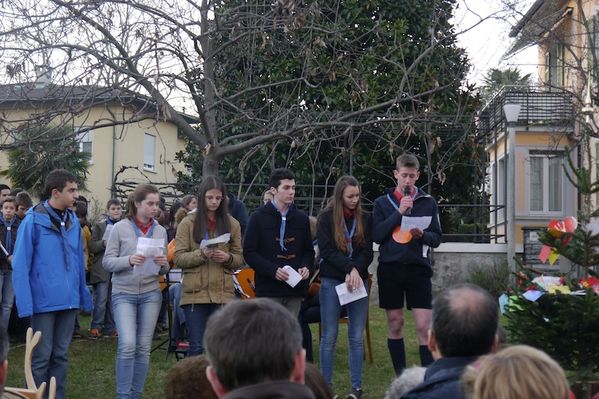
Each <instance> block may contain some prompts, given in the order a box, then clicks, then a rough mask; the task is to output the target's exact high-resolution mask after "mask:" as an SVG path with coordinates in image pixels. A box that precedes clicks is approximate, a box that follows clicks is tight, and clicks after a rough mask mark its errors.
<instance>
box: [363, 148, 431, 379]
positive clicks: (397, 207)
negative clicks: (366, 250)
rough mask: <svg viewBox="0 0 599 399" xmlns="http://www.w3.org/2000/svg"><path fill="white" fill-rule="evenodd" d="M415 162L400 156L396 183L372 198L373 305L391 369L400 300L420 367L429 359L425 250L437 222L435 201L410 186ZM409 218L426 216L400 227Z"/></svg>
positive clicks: (402, 362)
mask: <svg viewBox="0 0 599 399" xmlns="http://www.w3.org/2000/svg"><path fill="white" fill-rule="evenodd" d="M419 168H420V163H419V162H418V158H416V156H415V155H413V154H409V153H406V154H402V155H400V156H399V157H398V158H397V160H396V169H395V170H394V171H393V174H394V176H395V179H396V180H397V187H395V188H393V189H391V190H389V192H387V193H386V194H385V195H382V196H380V197H379V198H377V199H376V201H375V202H374V210H373V217H372V219H373V223H372V224H373V226H374V227H373V231H372V238H373V241H374V242H376V243H378V244H379V245H380V246H379V259H378V262H379V265H378V268H377V281H378V285H379V306H380V307H381V308H383V309H385V310H386V313H387V324H388V331H387V334H388V335H387V346H388V348H389V354H390V355H391V361H392V362H393V368H394V369H395V373H396V374H397V375H400V374H401V372H402V371H403V369H404V368H405V367H406V353H405V346H404V340H403V324H404V315H403V307H404V298H405V302H406V303H407V307H408V309H411V310H412V314H413V316H414V324H415V327H416V334H417V336H418V343H419V344H420V348H419V350H420V361H421V364H422V366H425V367H426V366H428V365H429V364H430V363H431V362H432V360H433V359H432V358H431V354H430V352H429V351H428V349H427V345H426V344H427V333H428V328H429V326H430V322H431V306H432V284H431V277H432V275H433V269H432V268H431V262H430V254H429V248H436V247H438V246H439V244H441V226H440V223H439V211H438V209H437V203H436V202H435V200H434V199H433V197H431V196H430V195H428V194H426V193H425V192H424V191H422V190H421V189H418V188H417V187H416V186H415V184H416V181H418V178H419V177H420V172H419ZM407 217H417V218H418V219H411V220H412V221H421V222H423V221H425V219H424V218H428V219H429V220H430V222H429V224H428V225H427V227H424V226H423V225H422V224H420V227H422V228H420V227H418V226H416V227H414V226H410V225H404V229H403V230H402V229H401V225H402V222H404V218H406V219H405V222H408V221H409V220H410V219H407ZM404 230H405V231H404Z"/></svg>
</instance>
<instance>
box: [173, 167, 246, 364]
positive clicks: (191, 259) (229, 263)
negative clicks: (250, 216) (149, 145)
mask: <svg viewBox="0 0 599 399" xmlns="http://www.w3.org/2000/svg"><path fill="white" fill-rule="evenodd" d="M228 209H229V208H228V206H227V191H226V189H225V185H224V184H223V182H222V181H221V180H220V179H219V178H217V177H214V176H209V177H206V178H205V179H204V180H203V181H202V184H200V188H199V192H198V207H197V210H196V212H192V213H190V214H189V215H187V216H186V217H185V219H183V220H182V221H181V224H179V227H178V228H177V235H176V237H175V264H176V265H177V266H178V267H180V268H181V269H182V270H183V287H182V294H181V307H182V308H183V311H184V313H185V323H186V324H187V332H188V338H189V352H188V355H189V356H194V355H198V354H201V353H203V352H204V347H203V346H202V341H203V339H204V330H205V328H206V322H207V321H208V318H209V317H210V315H211V314H212V313H214V311H216V310H217V309H218V308H219V307H220V306H221V305H223V304H225V303H227V302H229V301H232V300H233V299H234V298H235V291H234V287H233V276H232V275H233V272H234V271H235V270H236V269H237V268H239V267H240V266H241V265H242V264H243V257H242V250H241V227H240V226H239V222H238V221H237V220H235V218H233V217H232V216H231V215H229V210H228ZM225 234H228V235H229V236H228V237H227V235H225ZM223 235H224V236H223ZM208 243H211V244H210V245H206V244H208Z"/></svg>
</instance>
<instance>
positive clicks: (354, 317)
mask: <svg viewBox="0 0 599 399" xmlns="http://www.w3.org/2000/svg"><path fill="white" fill-rule="evenodd" d="M320 282H321V284H320V319H321V323H322V336H321V339H320V371H321V372H322V375H323V376H324V379H325V380H326V382H327V383H328V384H329V385H332V380H333V361H334V357H335V343H336V342H337V333H338V331H339V317H340V314H341V305H340V304H339V297H338V296H337V291H335V286H336V285H339V284H341V283H343V281H339V280H335V279H332V278H327V277H322V278H321V279H320ZM363 283H364V284H366V281H363ZM346 307H347V316H348V319H349V320H348V326H347V334H348V337H349V339H348V341H349V373H350V379H351V386H352V388H362V361H363V359H364V328H365V326H366V318H367V316H368V297H365V298H362V299H358V300H357V301H354V302H350V303H348V304H347V305H346Z"/></svg>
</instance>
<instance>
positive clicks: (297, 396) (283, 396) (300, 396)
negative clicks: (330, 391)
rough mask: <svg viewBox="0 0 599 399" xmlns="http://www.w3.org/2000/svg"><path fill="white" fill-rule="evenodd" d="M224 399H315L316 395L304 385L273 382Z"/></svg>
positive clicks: (250, 386)
mask: <svg viewBox="0 0 599 399" xmlns="http://www.w3.org/2000/svg"><path fill="white" fill-rule="evenodd" d="M223 399H314V394H313V393H312V391H311V390H310V388H308V387H307V386H306V385H303V384H297V383H295V382H291V381H271V382H264V383H261V384H256V385H248V386H245V387H241V388H238V389H236V390H234V391H231V392H229V393H228V394H226V395H225V396H223Z"/></svg>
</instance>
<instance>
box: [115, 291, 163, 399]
mask: <svg viewBox="0 0 599 399" xmlns="http://www.w3.org/2000/svg"><path fill="white" fill-rule="evenodd" d="M161 302H162V295H161V294H160V291H158V290H156V291H150V292H146V293H143V294H124V293H116V294H113V295H112V309H113V314H114V320H115V322H116V328H117V331H118V332H119V341H118V342H119V343H118V349H117V353H116V393H117V398H119V399H124V398H126V399H129V398H141V395H142V393H143V389H144V383H145V381H146V375H147V374H148V368H149V365H150V350H151V347H152V338H153V336H154V328H155V327H156V321H157V320H158V313H159V312H160V305H161Z"/></svg>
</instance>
